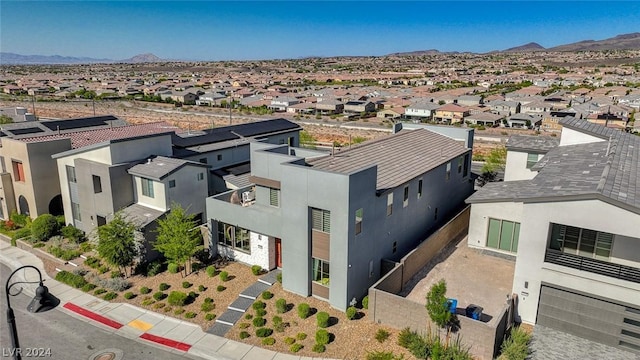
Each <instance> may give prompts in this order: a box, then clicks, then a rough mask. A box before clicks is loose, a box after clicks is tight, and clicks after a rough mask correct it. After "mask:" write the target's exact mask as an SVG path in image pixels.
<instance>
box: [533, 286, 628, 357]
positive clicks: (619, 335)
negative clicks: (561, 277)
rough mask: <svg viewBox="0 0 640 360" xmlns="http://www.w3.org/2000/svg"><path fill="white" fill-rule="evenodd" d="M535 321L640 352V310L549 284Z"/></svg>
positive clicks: (541, 292)
mask: <svg viewBox="0 0 640 360" xmlns="http://www.w3.org/2000/svg"><path fill="white" fill-rule="evenodd" d="M536 323H537V324H539V325H542V326H546V327H549V328H552V329H556V330H559V331H563V332H566V333H569V334H573V335H576V336H580V337H582V338H585V339H589V340H592V341H595V342H599V343H603V344H606V345H609V346H615V347H620V348H623V349H625V350H633V351H636V352H640V309H637V308H634V307H629V306H625V305H623V304H619V303H616V302H614V301H613V300H610V299H604V298H596V297H593V296H589V295H586V294H580V293H577V292H572V291H570V290H567V289H561V288H557V287H554V286H550V285H543V286H542V288H541V290H540V301H539V303H538V317H537V320H536Z"/></svg>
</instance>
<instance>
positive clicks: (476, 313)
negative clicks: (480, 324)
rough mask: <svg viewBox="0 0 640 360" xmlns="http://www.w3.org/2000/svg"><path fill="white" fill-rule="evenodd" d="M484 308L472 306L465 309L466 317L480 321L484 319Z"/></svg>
mask: <svg viewBox="0 0 640 360" xmlns="http://www.w3.org/2000/svg"><path fill="white" fill-rule="evenodd" d="M482 310H483V309H482V306H478V305H475V304H471V305H469V306H467V308H466V309H465V315H466V316H467V317H470V318H472V319H473V320H480V318H482Z"/></svg>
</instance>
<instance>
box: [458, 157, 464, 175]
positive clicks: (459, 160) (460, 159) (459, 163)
mask: <svg viewBox="0 0 640 360" xmlns="http://www.w3.org/2000/svg"><path fill="white" fill-rule="evenodd" d="M462 161H463V160H462V156H460V157H459V158H458V174H460V173H461V172H462Z"/></svg>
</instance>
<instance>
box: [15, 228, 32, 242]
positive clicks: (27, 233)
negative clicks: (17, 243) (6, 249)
mask: <svg viewBox="0 0 640 360" xmlns="http://www.w3.org/2000/svg"><path fill="white" fill-rule="evenodd" d="M23 238H31V229H29V228H21V229H18V230H16V232H14V233H13V236H12V237H11V240H19V239H23Z"/></svg>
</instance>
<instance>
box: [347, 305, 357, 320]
mask: <svg viewBox="0 0 640 360" xmlns="http://www.w3.org/2000/svg"><path fill="white" fill-rule="evenodd" d="M346 315H347V319H349V320H353V319H355V318H356V315H358V309H356V308H355V307H353V306H349V307H348V308H347V311H346Z"/></svg>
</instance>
